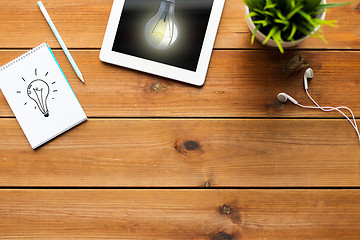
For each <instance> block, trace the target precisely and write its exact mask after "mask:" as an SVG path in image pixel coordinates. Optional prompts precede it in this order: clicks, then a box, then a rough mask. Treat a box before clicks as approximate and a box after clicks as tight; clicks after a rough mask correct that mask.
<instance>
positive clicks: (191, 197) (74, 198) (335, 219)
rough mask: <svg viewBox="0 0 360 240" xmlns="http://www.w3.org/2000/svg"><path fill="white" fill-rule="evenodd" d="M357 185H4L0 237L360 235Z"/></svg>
mask: <svg viewBox="0 0 360 240" xmlns="http://www.w3.org/2000/svg"><path fill="white" fill-rule="evenodd" d="M359 197H360V191H359V190H332V191H329V190H152V191H149V190H80V189H74V190H0V213H1V221H0V230H1V231H0V239H13V238H16V239H29V238H31V239H142V240H145V239H156V240H159V239H161V240H166V239H195V240H209V239H211V240H224V239H225V240H230V239H231V240H241V239H272V240H283V239H317V240H318V239H323V240H325V239H334V240H335V239H336V240H338V239H342V240H350V239H357V238H358V236H359V235H360V228H359V222H360V203H359V201H358V199H359Z"/></svg>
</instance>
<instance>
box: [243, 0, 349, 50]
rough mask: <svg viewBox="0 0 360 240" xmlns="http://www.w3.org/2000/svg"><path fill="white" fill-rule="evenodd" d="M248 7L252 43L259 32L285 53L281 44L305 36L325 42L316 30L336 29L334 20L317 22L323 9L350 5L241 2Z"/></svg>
mask: <svg viewBox="0 0 360 240" xmlns="http://www.w3.org/2000/svg"><path fill="white" fill-rule="evenodd" d="M243 2H244V3H245V4H246V5H247V6H248V7H249V10H250V14H249V15H248V16H246V18H248V17H251V19H252V20H253V22H254V24H255V30H254V32H253V34H252V37H251V43H253V42H254V39H255V34H256V32H257V31H258V30H260V31H261V32H262V33H263V34H264V35H266V39H265V40H264V41H263V42H262V44H266V43H267V42H268V40H269V39H273V40H274V41H275V43H276V44H277V46H278V47H279V50H280V52H281V53H283V52H284V49H283V47H282V46H281V43H282V42H284V41H295V40H296V39H300V38H301V37H303V36H305V35H311V36H316V37H320V38H322V39H323V40H324V41H325V42H326V40H325V38H324V37H323V36H322V35H321V34H320V33H319V32H315V29H316V28H317V27H318V26H321V25H324V24H325V25H329V26H336V25H335V23H336V20H327V21H326V20H322V19H320V18H318V16H319V14H321V13H322V11H325V9H326V8H330V7H338V6H343V5H346V4H349V3H328V4H322V3H321V0H243Z"/></svg>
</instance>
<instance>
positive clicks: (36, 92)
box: [27, 79, 50, 117]
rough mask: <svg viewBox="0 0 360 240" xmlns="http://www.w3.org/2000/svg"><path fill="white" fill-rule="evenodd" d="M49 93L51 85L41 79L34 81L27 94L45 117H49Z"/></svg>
mask: <svg viewBox="0 0 360 240" xmlns="http://www.w3.org/2000/svg"><path fill="white" fill-rule="evenodd" d="M49 92H50V88H49V85H48V84H47V83H46V82H45V81H43V80H41V79H36V80H34V81H32V82H31V83H30V84H29V85H28V87H27V94H28V96H29V98H31V99H32V100H34V101H35V103H36V105H37V106H38V109H39V110H40V111H41V113H42V114H44V117H48V116H49V110H48V107H47V98H48V96H49Z"/></svg>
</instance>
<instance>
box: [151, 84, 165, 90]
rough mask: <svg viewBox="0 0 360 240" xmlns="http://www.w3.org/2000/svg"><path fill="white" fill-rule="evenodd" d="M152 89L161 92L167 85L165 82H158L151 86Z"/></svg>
mask: <svg viewBox="0 0 360 240" xmlns="http://www.w3.org/2000/svg"><path fill="white" fill-rule="evenodd" d="M150 90H151V91H153V92H161V91H165V90H166V86H165V85H164V84H161V83H159V82H157V83H154V84H152V85H151V86H150Z"/></svg>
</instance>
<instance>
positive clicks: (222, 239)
mask: <svg viewBox="0 0 360 240" xmlns="http://www.w3.org/2000/svg"><path fill="white" fill-rule="evenodd" d="M211 239H212V240H232V236H231V235H230V234H227V233H223V232H221V233H218V234H216V235H215V236H214V237H213V238H211Z"/></svg>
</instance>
